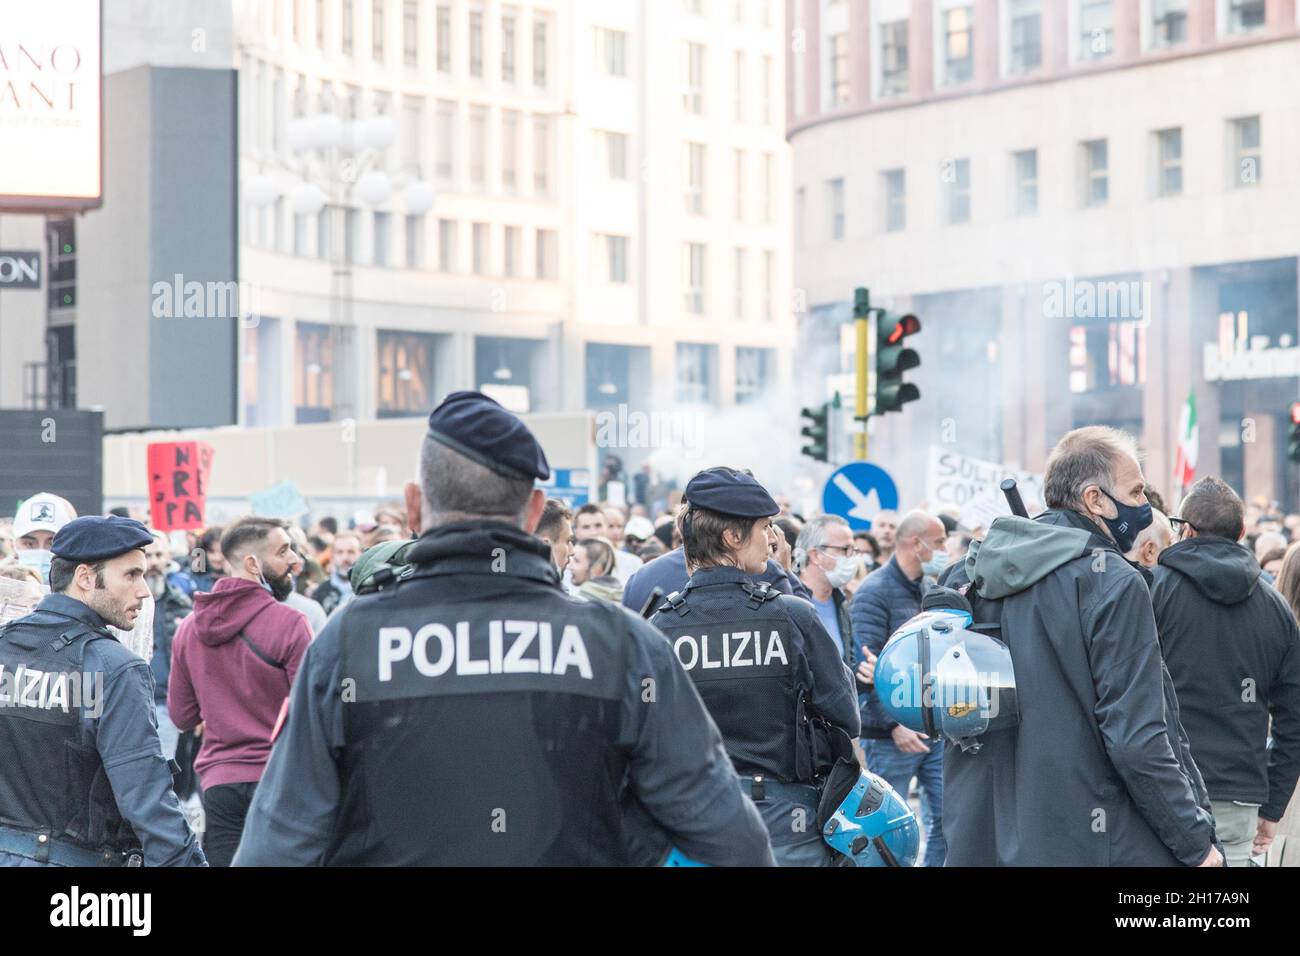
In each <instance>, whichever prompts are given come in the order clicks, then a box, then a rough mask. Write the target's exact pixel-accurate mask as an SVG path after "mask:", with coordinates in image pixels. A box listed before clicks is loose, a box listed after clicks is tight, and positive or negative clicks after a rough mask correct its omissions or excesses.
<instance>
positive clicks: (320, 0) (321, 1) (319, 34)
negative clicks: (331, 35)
mask: <svg viewBox="0 0 1300 956" xmlns="http://www.w3.org/2000/svg"><path fill="white" fill-rule="evenodd" d="M316 49H318V50H323V49H325V0H316Z"/></svg>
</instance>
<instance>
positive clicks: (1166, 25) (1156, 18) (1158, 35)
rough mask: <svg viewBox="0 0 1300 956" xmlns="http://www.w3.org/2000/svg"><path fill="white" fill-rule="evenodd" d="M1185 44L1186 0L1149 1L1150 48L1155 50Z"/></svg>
mask: <svg viewBox="0 0 1300 956" xmlns="http://www.w3.org/2000/svg"><path fill="white" fill-rule="evenodd" d="M1186 42H1187V0H1151V46H1152V47H1154V48H1155V49H1157V50H1160V49H1164V48H1165V47H1171V46H1177V45H1178V44H1180V43H1186Z"/></svg>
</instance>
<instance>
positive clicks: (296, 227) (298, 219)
mask: <svg viewBox="0 0 1300 956" xmlns="http://www.w3.org/2000/svg"><path fill="white" fill-rule="evenodd" d="M293 254H294V255H295V256H306V255H310V253H308V252H307V216H306V215H305V214H303V213H300V212H296V213H294V214H293Z"/></svg>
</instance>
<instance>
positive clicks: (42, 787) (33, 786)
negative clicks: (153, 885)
mask: <svg viewBox="0 0 1300 956" xmlns="http://www.w3.org/2000/svg"><path fill="white" fill-rule="evenodd" d="M61 599H62V598H61ZM62 600H66V599H62ZM49 603H51V602H50V599H49V598H47V599H46V600H45V601H44V602H42V605H41V610H40V611H38V613H39V614H40V618H38V619H44V620H45V621H46V622H47V623H32V619H33V618H36V615H32V616H31V617H29V618H20V619H19V620H18V621H12V622H10V623H9V624H8V625H6V626H5V627H3V628H0V825H4V826H10V827H16V828H19V829H23V830H29V831H41V832H44V833H46V834H48V835H49V836H52V837H54V838H55V839H61V840H65V841H68V842H71V843H75V844H78V845H80V846H82V847H85V848H86V849H91V850H111V851H117V852H121V851H126V850H130V849H132V848H135V847H138V846H139V845H140V844H139V841H138V840H137V839H136V836H135V833H134V831H132V829H131V827H130V825H129V824H128V823H126V822H125V820H123V818H122V814H121V813H120V811H119V810H118V806H117V801H116V800H115V799H114V797H113V789H112V786H111V785H110V783H109V779H108V776H107V774H106V772H105V770H104V765H103V762H102V760H101V759H100V755H99V752H98V751H97V750H96V749H95V748H94V747H93V746H87V745H86V744H85V742H84V740H83V736H82V732H81V723H82V717H83V714H84V713H87V712H90V713H92V714H93V711H94V710H95V708H96V707H97V706H102V704H103V694H104V685H103V677H104V675H103V674H97V675H96V674H86V673H84V671H83V657H84V655H85V650H86V645H87V644H89V643H90V642H92V641H100V640H104V641H112V642H113V643H114V644H115V645H116V644H117V643H118V642H117V639H116V638H114V637H113V635H112V634H110V633H109V632H108V631H107V630H106V629H104V628H103V627H102V626H99V627H96V626H94V625H91V624H89V623H87V622H86V621H84V620H78V619H76V618H73V617H66V616H64V615H61V614H55V613H54V612H53V611H49V610H45V607H46V605H47V604H49Z"/></svg>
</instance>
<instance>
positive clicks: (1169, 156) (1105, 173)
mask: <svg viewBox="0 0 1300 956" xmlns="http://www.w3.org/2000/svg"><path fill="white" fill-rule="evenodd" d="M1151 138H1152V144H1153V145H1152V157H1153V166H1152V172H1151V177H1150V183H1151V186H1150V190H1149V192H1150V194H1151V195H1152V196H1153V197H1165V196H1178V195H1181V194H1182V192H1183V131H1182V129H1180V128H1172V129H1161V130H1155V131H1153V132H1152V134H1151ZM1228 148H1229V151H1230V154H1229V171H1228V182H1227V185H1228V187H1229V188H1233V189H1239V188H1249V187H1252V186H1255V185H1257V184H1259V183H1260V181H1261V178H1262V174H1263V157H1262V150H1261V138H1260V119H1259V117H1258V116H1244V117H1239V118H1236V119H1232V120H1229V121H1228ZM1010 159H1011V178H1012V192H1011V209H1012V213H1013V215H1015V216H1031V215H1034V214H1035V213H1037V212H1038V197H1039V168H1038V150H1036V149H1025V150H1017V151H1015V152H1012V153H1011V154H1010ZM1078 169H1079V191H1078V204H1079V206H1081V207H1083V208H1093V207H1103V206H1106V205H1107V204H1108V203H1109V202H1110V196H1111V190H1110V180H1111V175H1112V162H1111V150H1110V142H1109V140H1106V139H1093V140H1085V141H1083V142H1081V143H1079V144H1078ZM940 181H941V183H942V188H943V194H942V199H943V203H942V210H943V218H944V223H945V224H947V225H961V224H963V223H967V222H970V220H971V195H972V182H971V161H970V158H969V157H963V158H959V159H948V160H945V161H944V162H943V163H942V164H941V167H940ZM825 188H826V200H825V209H826V219H825V222H826V232H825V235H826V237H827V238H828V239H829V240H830V241H832V242H840V241H843V240H844V239H845V238H846V235H847V229H846V222H845V209H846V206H847V205H848V203H847V201H846V199H845V181H844V179H843V178H842V177H836V178H833V179H828V180H826V183H825ZM880 195H881V197H882V210H883V212H882V216H883V218H882V224H881V229H882V230H883V231H884V232H901V231H902V230H904V229H905V228H906V227H907V173H906V171H905V170H903V169H888V170H884V171H882V172H881V173H880ZM806 203H807V193H806V190H805V188H804V187H800V188H798V189H797V190H796V191H795V242H796V244H797V245H799V246H801V247H802V246H804V245H805V244H806V230H805V224H804V216H805V215H806V208H805V207H806Z"/></svg>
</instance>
